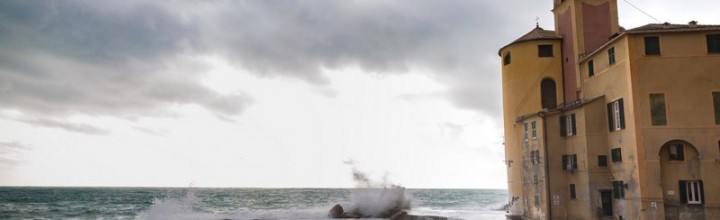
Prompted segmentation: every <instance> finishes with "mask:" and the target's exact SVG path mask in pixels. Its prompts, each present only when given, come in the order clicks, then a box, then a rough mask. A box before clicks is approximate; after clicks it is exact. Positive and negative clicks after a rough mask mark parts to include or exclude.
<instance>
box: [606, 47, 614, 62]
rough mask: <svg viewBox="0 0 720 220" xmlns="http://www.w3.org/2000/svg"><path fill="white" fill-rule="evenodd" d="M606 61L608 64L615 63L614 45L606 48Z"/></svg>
mask: <svg viewBox="0 0 720 220" xmlns="http://www.w3.org/2000/svg"><path fill="white" fill-rule="evenodd" d="M608 63H609V64H610V65H613V64H615V48H614V47H611V48H610V49H609V50H608Z"/></svg>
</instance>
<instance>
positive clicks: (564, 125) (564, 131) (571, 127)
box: [560, 113, 577, 137]
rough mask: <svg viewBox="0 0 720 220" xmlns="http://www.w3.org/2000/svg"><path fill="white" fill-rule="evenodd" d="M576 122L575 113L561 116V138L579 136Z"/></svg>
mask: <svg viewBox="0 0 720 220" xmlns="http://www.w3.org/2000/svg"><path fill="white" fill-rule="evenodd" d="M576 121H577V119H576V117H575V113H571V114H567V115H560V136H561V137H572V136H575V135H577V123H576Z"/></svg>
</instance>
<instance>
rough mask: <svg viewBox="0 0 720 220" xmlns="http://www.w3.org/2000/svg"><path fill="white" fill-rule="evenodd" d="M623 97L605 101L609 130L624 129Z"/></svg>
mask: <svg viewBox="0 0 720 220" xmlns="http://www.w3.org/2000/svg"><path fill="white" fill-rule="evenodd" d="M624 105H625V104H624V102H623V99H622V98H620V99H617V100H615V101H612V102H610V103H607V117H608V129H609V130H610V132H614V131H620V130H623V129H625V107H624Z"/></svg>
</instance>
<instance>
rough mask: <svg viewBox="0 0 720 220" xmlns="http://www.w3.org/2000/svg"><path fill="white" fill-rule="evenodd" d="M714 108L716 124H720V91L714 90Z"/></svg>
mask: <svg viewBox="0 0 720 220" xmlns="http://www.w3.org/2000/svg"><path fill="white" fill-rule="evenodd" d="M712 99H713V100H712V102H713V110H714V112H715V124H716V125H720V92H716V91H713V92H712Z"/></svg>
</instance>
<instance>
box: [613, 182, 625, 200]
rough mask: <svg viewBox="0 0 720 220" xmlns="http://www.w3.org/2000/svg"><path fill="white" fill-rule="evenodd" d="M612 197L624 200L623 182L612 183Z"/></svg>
mask: <svg viewBox="0 0 720 220" xmlns="http://www.w3.org/2000/svg"><path fill="white" fill-rule="evenodd" d="M613 196H614V197H615V198H616V199H622V198H625V184H624V183H623V181H613Z"/></svg>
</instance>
